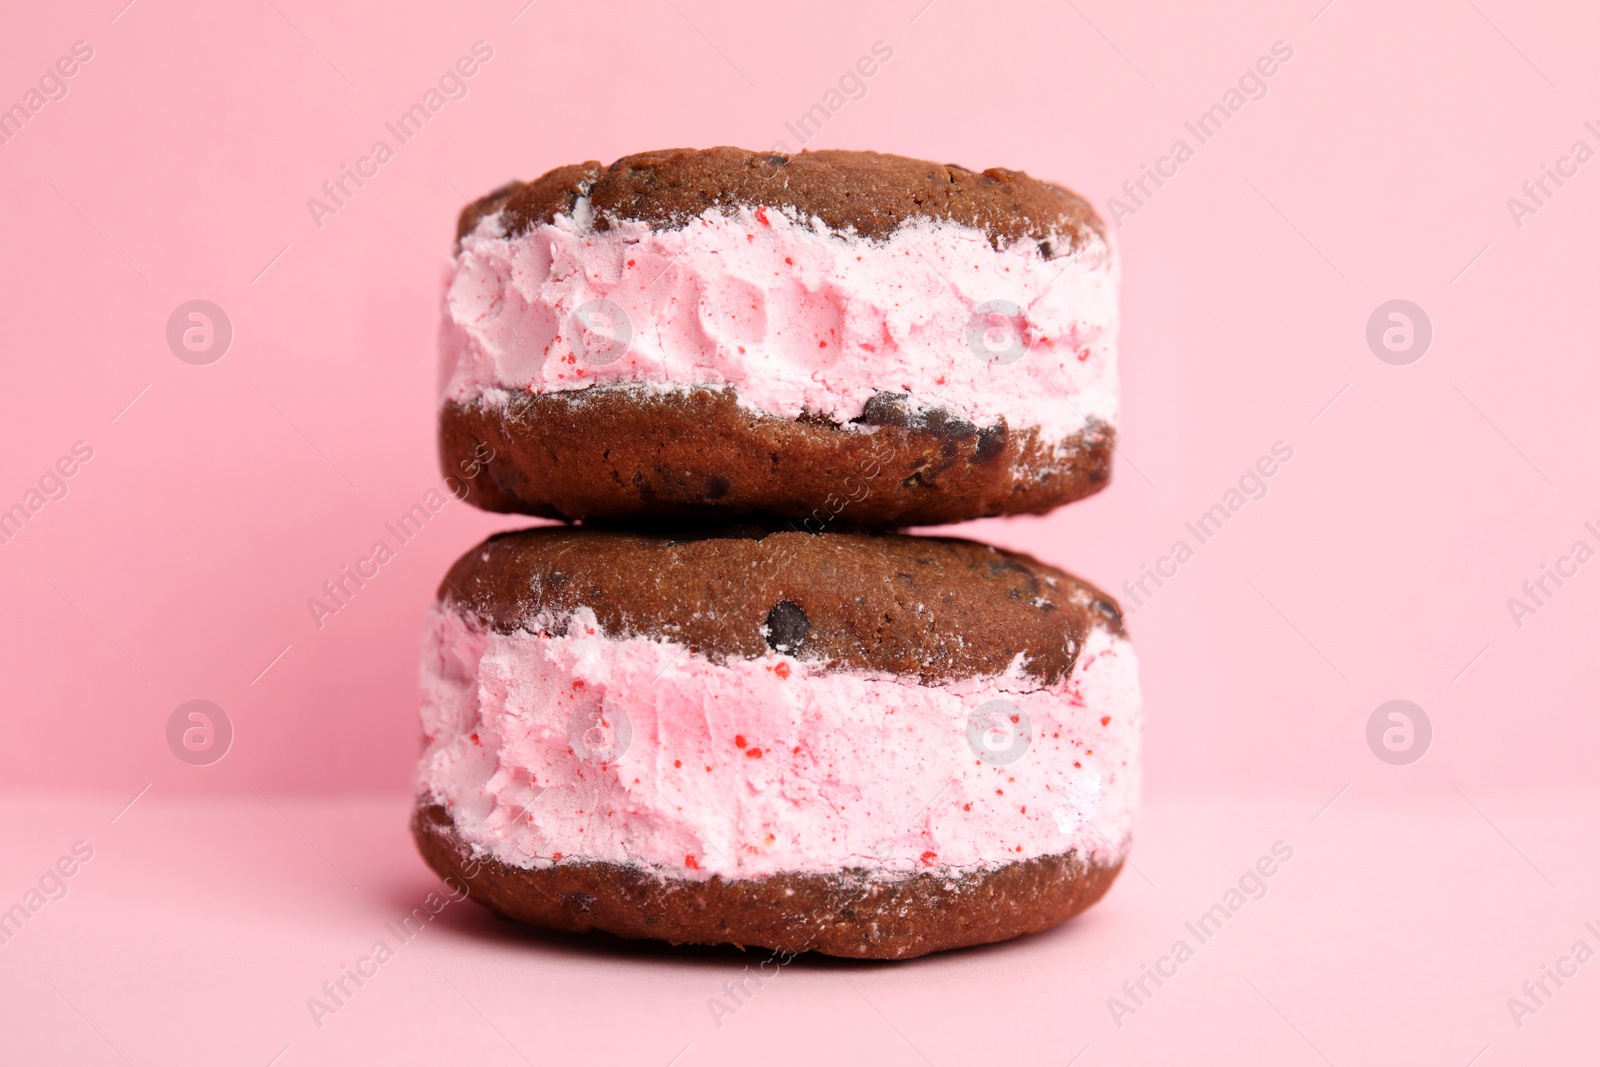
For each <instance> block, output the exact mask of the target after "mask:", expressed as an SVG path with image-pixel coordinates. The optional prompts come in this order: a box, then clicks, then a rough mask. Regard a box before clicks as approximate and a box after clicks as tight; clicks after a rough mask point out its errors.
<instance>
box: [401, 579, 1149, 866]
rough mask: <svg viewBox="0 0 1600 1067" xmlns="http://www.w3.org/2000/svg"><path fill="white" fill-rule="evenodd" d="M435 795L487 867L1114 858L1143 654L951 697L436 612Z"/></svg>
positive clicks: (1008, 679)
mask: <svg viewBox="0 0 1600 1067" xmlns="http://www.w3.org/2000/svg"><path fill="white" fill-rule="evenodd" d="M422 681H423V704H422V719H423V726H424V729H425V732H426V735H427V746H426V750H425V752H424V755H423V757H422V762H421V766H420V768H419V770H418V783H417V784H418V792H419V795H420V796H421V798H422V799H423V800H424V801H426V802H430V803H437V804H442V805H444V806H445V807H446V808H447V809H448V810H449V812H450V814H451V816H452V818H453V820H454V823H455V827H456V830H457V832H458V833H459V835H460V836H461V838H462V839H463V840H464V841H466V842H467V843H468V844H469V845H470V846H471V847H472V849H473V851H474V853H475V854H477V855H478V856H479V857H480V858H483V857H489V856H492V857H493V858H494V859H497V860H500V861H501V862H503V863H506V864H509V865H511V866H513V867H519V868H524V869H527V868H545V867H548V866H550V865H551V864H554V863H561V862H573V861H591V862H593V861H600V862H608V863H615V864H625V865H629V866H635V867H644V868H648V869H652V870H654V871H656V872H657V873H659V874H662V875H664V876H669V877H676V878H688V879H704V878H710V877H711V876H713V875H720V876H722V877H723V878H751V877H759V876H763V875H770V874H776V873H779V872H808V873H833V872H837V871H840V870H846V869H849V870H858V871H859V870H865V871H867V872H869V873H881V874H882V875H884V876H896V875H903V874H907V873H911V872H914V871H920V870H926V869H929V868H933V869H941V870H949V871H951V872H952V873H959V872H960V871H962V870H983V869H992V868H994V867H997V866H1000V865H1003V864H1008V863H1013V862H1016V861H1019V860H1026V859H1031V858H1033V857H1038V856H1047V855H1058V854H1062V853H1068V852H1076V853H1078V854H1079V855H1080V856H1081V857H1083V858H1085V859H1093V860H1094V861H1096V862H1098V863H1101V864H1110V863H1115V862H1116V861H1117V860H1118V859H1120V857H1121V853H1122V850H1123V849H1124V848H1125V847H1126V845H1127V843H1128V835H1129V831H1130V828H1131V825H1132V821H1133V817H1134V810H1135V807H1136V805H1137V802H1138V793H1139V774H1140V772H1139V748H1140V729H1141V722H1142V712H1141V706H1140V699H1139V687H1138V679H1137V665H1136V663H1135V660H1134V655H1133V650H1132V647H1131V646H1130V645H1129V644H1128V642H1127V641H1126V639H1124V638H1122V637H1120V636H1117V635H1113V634H1112V633H1110V632H1109V631H1106V630H1103V629H1097V630H1095V631H1092V632H1091V634H1090V635H1089V637H1088V638H1087V639H1086V641H1085V644H1084V647H1083V648H1082V650H1081V652H1080V655H1079V657H1078V661H1077V665H1076V667H1075V668H1074V670H1073V671H1072V673H1071V674H1070V675H1069V676H1068V677H1067V678H1065V679H1063V680H1062V681H1060V682H1059V683H1058V684H1056V685H1053V686H1041V684H1040V683H1039V681H1038V679H1037V678H1036V677H1034V676H1032V675H1029V674H1028V673H1026V671H1025V670H1024V669H1023V664H1022V663H1021V662H1020V658H1019V662H1017V663H1015V664H1013V666H1012V668H1011V669H1010V670H1008V671H1007V672H1006V673H1005V674H1003V675H1000V676H997V677H987V678H974V679H969V680H964V681H957V682H950V683H947V684H942V685H921V684H918V683H917V681H916V680H915V679H908V678H904V677H899V676H892V675H886V674H868V673H861V672H852V671H825V670H823V669H821V668H820V667H818V666H816V665H814V664H812V663H808V662H807V661H805V660H800V659H795V658H792V657H789V656H785V655H780V654H778V653H776V652H774V653H771V654H769V655H767V656H766V657H765V658H762V659H754V660H741V659H730V660H728V661H726V662H720V663H718V662H712V661H711V660H709V659H707V658H706V657H704V656H702V655H700V654H698V653H695V652H691V651H689V650H687V649H685V648H683V647H681V646H679V645H677V644H674V643H673V642H671V641H668V640H665V639H648V638H628V639H612V638H609V637H606V636H605V635H604V634H602V633H601V632H600V631H599V628H598V627H597V626H596V625H595V620H594V614H593V612H591V611H589V609H587V608H585V609H580V610H579V611H578V612H577V613H576V614H575V615H574V616H573V618H572V621H571V622H570V624H569V625H568V627H567V634H566V636H543V635H539V634H535V633H530V632H527V631H517V632H514V633H511V634H502V633H498V632H495V631H492V630H486V629H484V628H483V627H482V626H481V625H480V624H478V623H477V622H476V621H475V620H469V619H466V618H463V617H462V616H461V615H459V614H457V613H456V612H454V611H453V610H451V609H449V608H441V607H437V606H436V607H435V608H434V609H433V613H432V615H431V617H430V621H429V628H428V636H427V642H426V649H425V654H424V662H423V670H422Z"/></svg>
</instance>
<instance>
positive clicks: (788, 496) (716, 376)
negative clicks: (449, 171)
mask: <svg viewBox="0 0 1600 1067" xmlns="http://www.w3.org/2000/svg"><path fill="white" fill-rule="evenodd" d="M1116 287H1117V266H1116V260H1115V256H1114V255H1113V252H1112V249H1111V247H1110V245H1109V243H1108V238H1107V235H1106V232H1105V228H1104V226H1103V224H1101V222H1100V220H1099V219H1098V218H1097V217H1096V216H1095V214H1094V212H1093V210H1092V209H1091V208H1090V207H1089V206H1088V205H1087V203H1085V202H1084V201H1083V200H1081V199H1080V198H1078V197H1077V196H1075V195H1073V194H1071V193H1069V192H1067V191H1065V190H1063V189H1060V188H1058V187H1056V186H1053V185H1049V184H1047V183H1044V182H1039V181H1036V180H1034V179H1032V178H1029V177H1028V176H1027V175H1025V174H1022V173H1021V172H1017V171H1007V170H999V169H992V170H988V171H984V172H982V173H981V174H980V173H975V172H972V171H968V170H965V169H962V168H959V167H953V166H945V165H940V164H933V163H926V162H922V161H919V160H911V159H905V158H902V157H898V156H886V155H879V154H877V153H872V152H814V153H800V154H798V155H793V156H785V155H773V154H771V153H752V152H747V151H744V150H741V149H734V148H714V149H708V150H705V151H695V150H690V149H680V150H669V151H660V152H647V153H641V154H639V155H634V156H628V157H625V158H623V159H621V160H618V161H617V162H616V163H614V164H612V165H611V166H610V167H607V168H602V167H600V166H599V165H598V164H595V163H585V164H580V165H577V166H569V167H562V168H558V169H557V170H554V171H551V172H550V173H548V174H546V175H545V176H544V177H542V178H540V179H538V180H536V181H533V182H529V183H527V184H522V183H512V184H511V185H508V186H505V187H503V188H502V189H500V190H497V191H496V192H495V193H492V194H490V195H489V196H487V197H484V198H483V199H481V200H479V201H478V202H476V203H475V204H473V205H470V206H469V207H468V209H467V210H466V211H464V212H463V214H462V219H461V226H460V230H459V239H458V247H457V253H456V267H455V274H454V276H453V278H452V280H451V283H450V285H449V289H448V293H447V295H446V301H445V304H446V312H445V323H444V329H443V333H442V349H443V356H442V359H443V376H442V380H443V387H442V392H441V397H440V423H441V428H440V441H441V454H442V458H443V461H444V464H445V466H446V468H447V469H449V470H451V471H452V472H454V471H456V470H458V469H460V468H461V466H462V465H463V464H464V463H466V462H469V461H470V460H471V459H472V457H473V456H474V454H475V453H483V452H489V453H491V454H492V458H491V459H490V460H489V461H488V462H487V463H484V464H482V466H481V469H479V470H478V471H477V473H476V474H475V476H474V477H472V478H471V479H469V486H468V497H467V499H469V500H470V501H472V502H473V503H475V504H478V505H479V506H482V507H485V508H489V509H492V510H501V511H521V512H526V513H528V514H534V515H543V516H550V517H559V518H566V519H594V518H600V519H650V520H661V519H667V520H672V519H683V518H690V517H704V518H708V519H710V520H711V521H719V522H721V521H730V520H738V519H741V518H744V517H749V516H757V517H768V518H770V517H779V518H785V519H791V520H794V521H808V520H809V521H810V522H812V523H814V524H815V523H821V524H822V525H826V524H827V523H828V522H831V521H832V519H833V518H834V517H836V516H837V515H839V514H841V513H843V514H844V515H845V516H846V517H845V519H844V520H843V521H845V522H848V523H849V524H852V525H857V526H871V527H887V526H897V525H910V524H933V523H943V522H957V521H962V520H965V519H970V518H978V517H983V516H988V515H1003V514H1015V513H1022V512H1033V513H1038V512H1043V511H1047V510H1049V509H1050V508H1053V507H1056V506H1058V505H1060V504H1062V503H1066V502H1068V501H1070V500H1074V499H1077V498H1079V497H1082V496H1085V495H1087V494H1089V493H1092V492H1095V491H1097V490H1099V489H1100V488H1102V487H1103V486H1104V485H1105V484H1106V481H1107V479H1108V478H1109V472H1110V459H1111V453H1112V450H1113V444H1114V438H1115V425H1116V419H1117V413H1118V410H1117V409H1118V401H1117V380H1116V324H1117V303H1116ZM869 471H870V472H871V473H870V477H866V476H864V475H865V473H866V472H869ZM819 509H820V510H821V512H822V513H823V515H824V516H827V518H826V519H823V518H820V517H819V516H818V514H817V513H818V512H819ZM813 528H814V529H815V528H820V526H813Z"/></svg>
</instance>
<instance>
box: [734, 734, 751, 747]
mask: <svg viewBox="0 0 1600 1067" xmlns="http://www.w3.org/2000/svg"><path fill="white" fill-rule="evenodd" d="M749 743H750V742H748V741H746V740H745V739H744V734H734V735H733V747H734V748H743V747H744V746H746V745H748V744H749Z"/></svg>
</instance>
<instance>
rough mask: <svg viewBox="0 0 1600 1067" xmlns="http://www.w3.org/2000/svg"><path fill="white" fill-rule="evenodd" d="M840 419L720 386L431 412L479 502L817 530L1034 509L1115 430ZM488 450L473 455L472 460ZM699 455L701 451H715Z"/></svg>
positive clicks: (881, 405)
mask: <svg viewBox="0 0 1600 1067" xmlns="http://www.w3.org/2000/svg"><path fill="white" fill-rule="evenodd" d="M879 398H881V399H875V401H874V402H872V403H869V404H868V405H867V409H866V411H865V412H864V413H863V414H862V416H861V418H859V419H857V420H855V423H854V424H849V425H839V424H837V423H834V422H831V421H829V420H826V419H787V418H781V417H776V416H772V415H765V414H761V413H758V412H752V411H750V410H748V409H747V408H745V407H743V406H741V405H740V404H739V403H738V402H737V401H736V399H735V397H734V395H733V394H732V393H731V392H730V391H727V390H718V389H693V390H683V391H676V392H665V393H662V392H649V391H645V390H642V389H631V388H627V387H600V386H592V387H590V388H588V389H584V390H580V391H568V392H555V393H545V394H532V393H516V394H509V395H507V394H502V395H501V396H500V397H498V398H496V399H492V400H491V399H480V400H477V401H473V402H470V403H466V404H461V403H456V402H449V403H447V404H446V405H445V406H444V408H443V409H442V410H441V412H440V455H441V459H442V464H443V468H444V469H445V470H446V471H449V472H460V471H467V470H473V471H475V473H474V474H473V476H472V477H470V478H467V479H464V484H465V485H466V494H465V497H464V499H466V500H467V502H468V503H471V504H473V505H475V506H477V507H480V508H484V509H486V510H488V511H506V512H520V513H523V514H527V515H537V516H540V517H543V518H552V519H565V520H569V521H573V520H616V519H631V520H634V521H640V520H643V521H652V520H681V519H688V518H699V519H701V520H703V521H708V522H733V521H740V520H743V519H747V518H777V519H785V520H789V521H792V522H796V523H805V524H806V526H807V529H810V530H812V531H814V532H820V531H821V530H824V529H829V528H834V529H837V528H839V527H842V526H863V527H900V526H931V525H938V524H941V523H950V522H962V521H965V520H967V519H974V518H984V517H989V516H996V515H1016V514H1029V513H1031V514H1043V513H1045V512H1048V511H1050V510H1051V509H1053V508H1055V507H1058V506H1060V505H1061V504H1065V503H1068V502H1070V501H1073V500H1078V499H1080V498H1082V497H1086V496H1089V495H1091V494H1093V493H1097V492H1099V491H1100V490H1101V489H1103V488H1104V487H1105V486H1106V484H1107V483H1108V482H1109V480H1110V475H1111V454H1112V450H1113V447H1114V445H1115V439H1116V435H1115V432H1114V431H1113V430H1112V429H1111V428H1110V427H1109V426H1106V425H1104V424H1101V423H1091V424H1090V425H1089V426H1088V427H1086V428H1085V429H1084V430H1083V431H1082V432H1080V433H1078V434H1075V435H1073V436H1071V437H1069V438H1067V439H1065V440H1061V441H1045V440H1043V439H1041V436H1040V435H1039V433H1038V432H1037V431H1036V430H1033V429H1028V430H1024V431H1020V432H1018V431H1014V430H1011V429H1009V428H1008V426H1007V425H1006V423H1005V422H1004V420H1002V421H1001V422H1000V423H999V424H998V425H995V426H989V427H979V426H976V425H974V424H973V423H971V422H968V421H966V420H965V419H962V418H960V417H959V416H955V415H950V414H949V413H947V412H944V411H942V410H938V409H935V410H934V411H933V412H930V413H927V414H925V415H924V414H912V413H910V412H909V411H908V410H907V408H906V406H905V404H904V400H905V398H904V397H903V396H899V395H896V394H889V393H880V394H879ZM485 454H489V455H492V457H493V458H491V459H489V460H488V461H487V462H481V463H475V462H474V457H481V456H483V455H485ZM710 457H715V458H714V459H712V458H710Z"/></svg>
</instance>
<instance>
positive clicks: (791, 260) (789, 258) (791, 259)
mask: <svg viewBox="0 0 1600 1067" xmlns="http://www.w3.org/2000/svg"><path fill="white" fill-rule="evenodd" d="M783 261H784V262H785V263H787V264H789V266H791V267H792V266H794V257H793V256H784V257H783Z"/></svg>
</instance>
